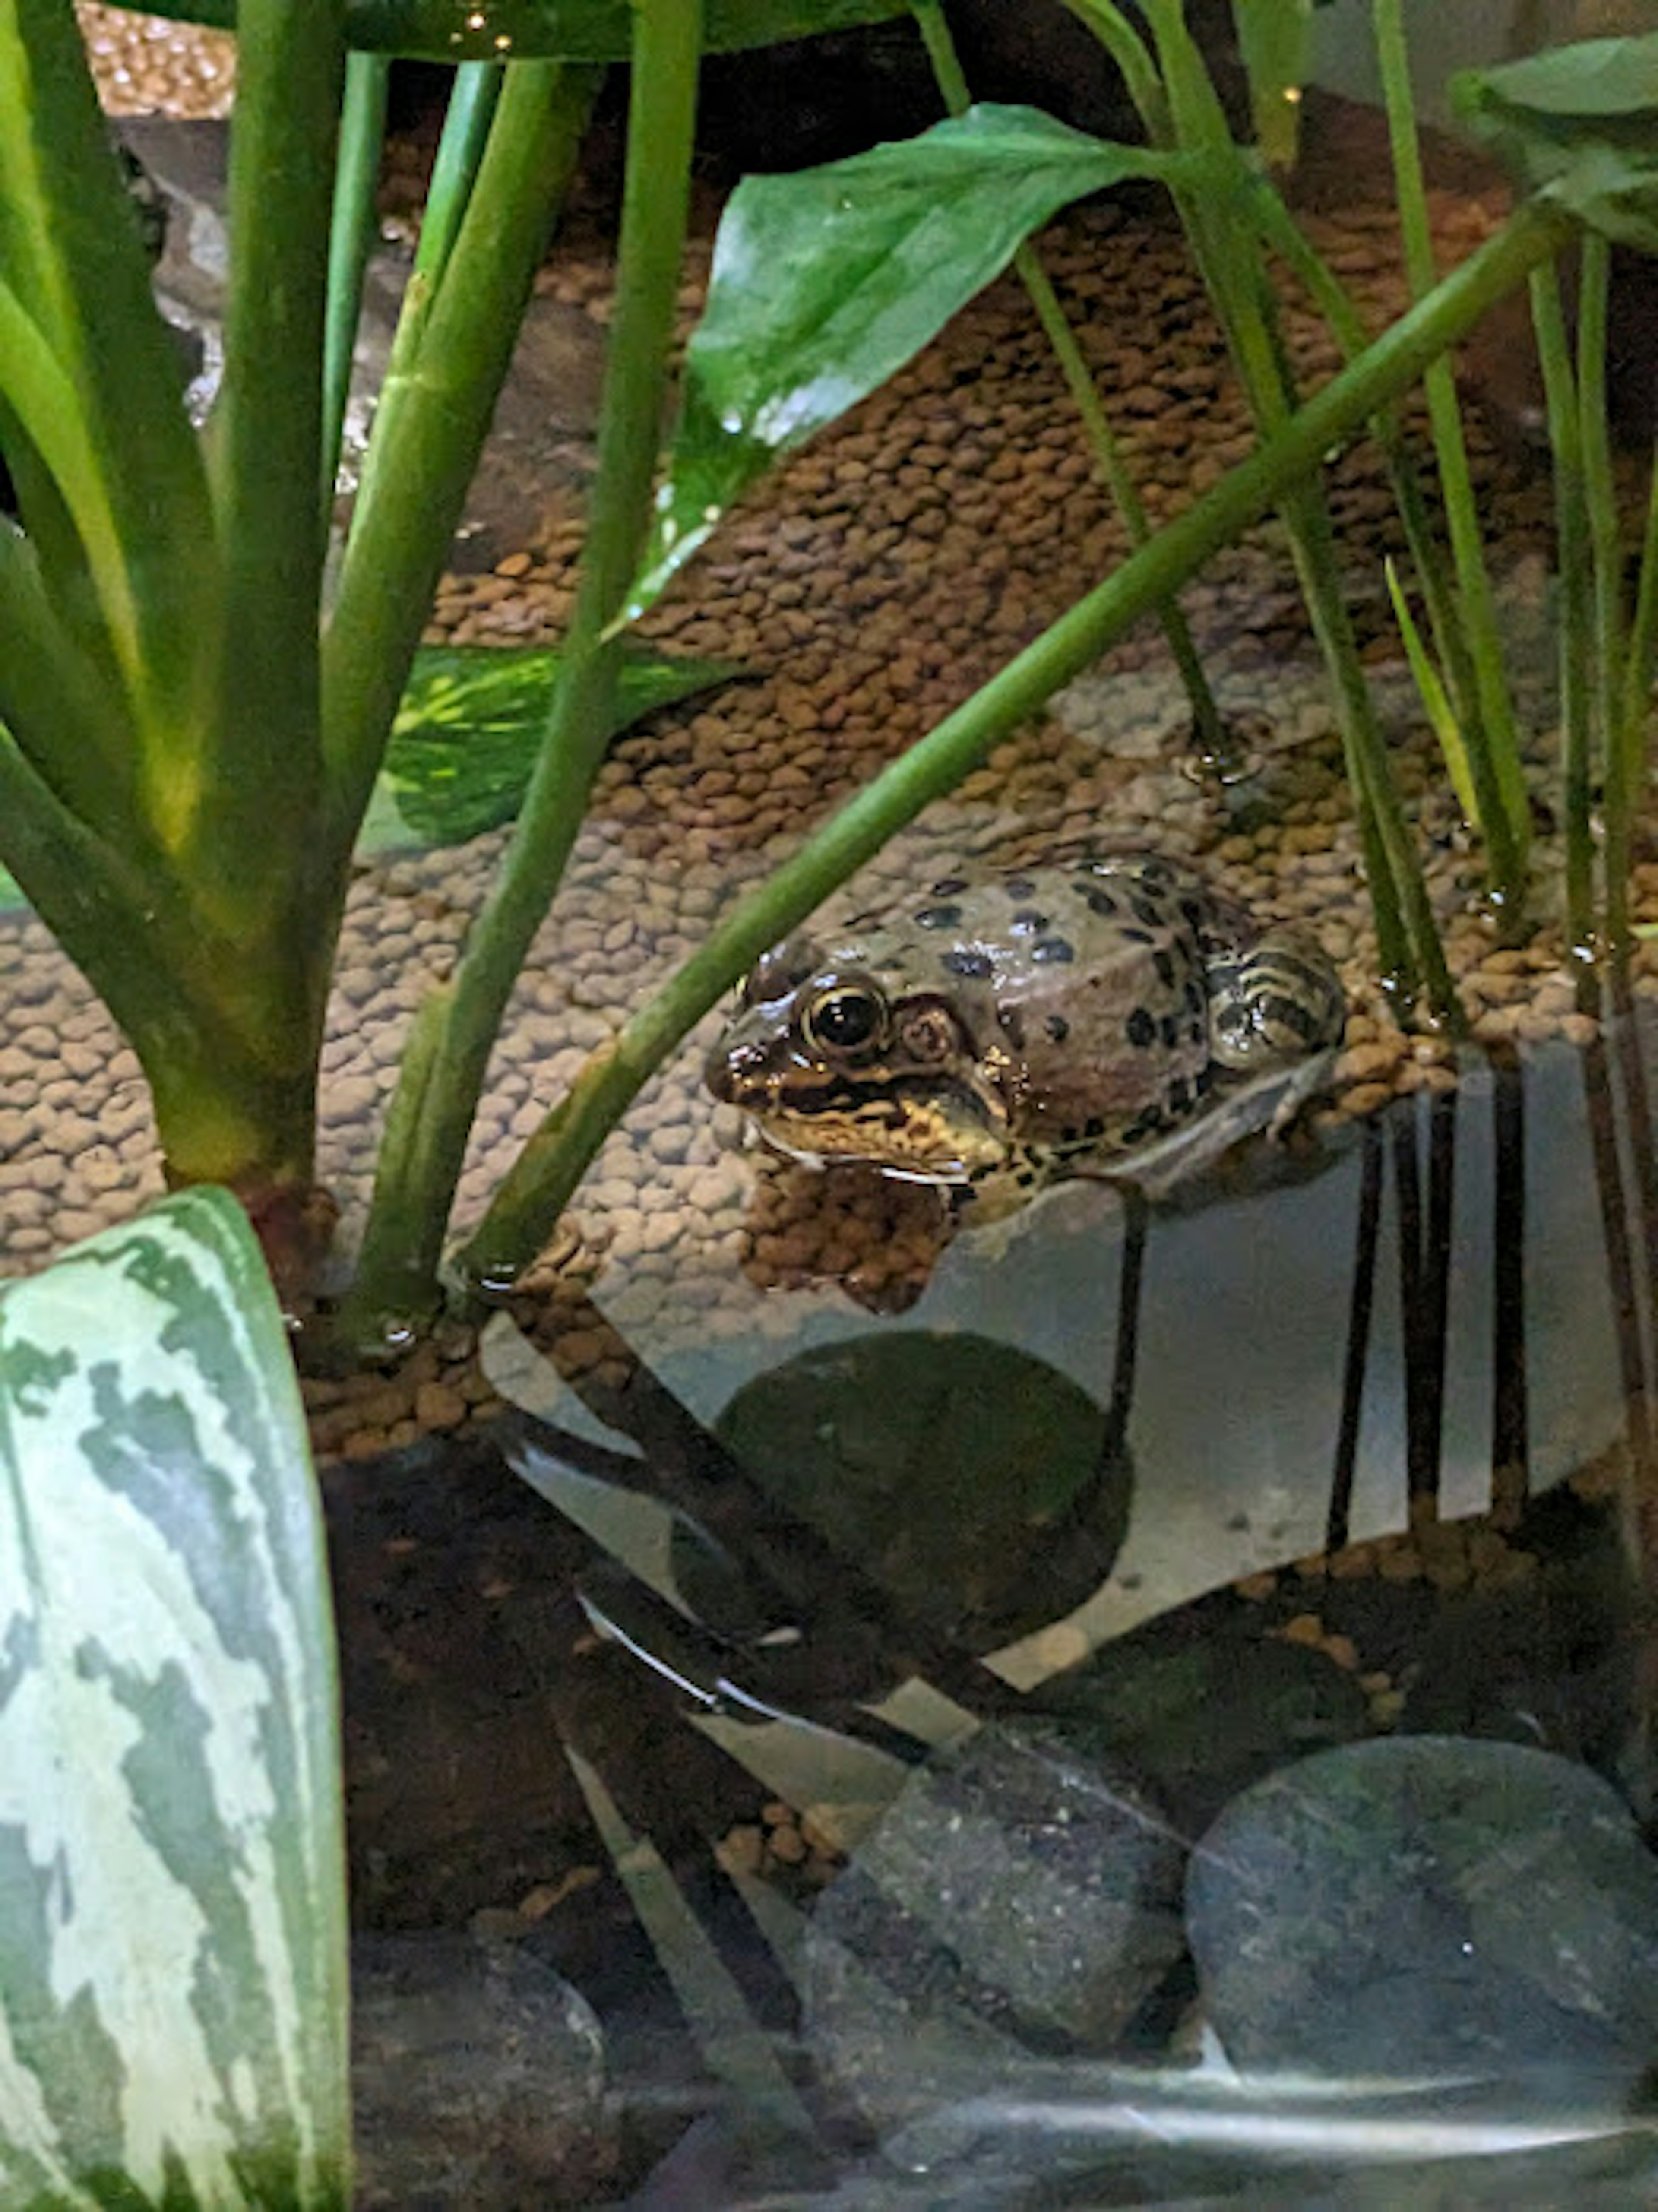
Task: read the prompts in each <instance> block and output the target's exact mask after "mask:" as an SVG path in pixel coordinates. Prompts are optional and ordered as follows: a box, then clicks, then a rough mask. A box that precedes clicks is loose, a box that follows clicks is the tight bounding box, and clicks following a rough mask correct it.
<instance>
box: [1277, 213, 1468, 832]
mask: <svg viewBox="0 0 1658 2212" xmlns="http://www.w3.org/2000/svg"><path fill="white" fill-rule="evenodd" d="M1254 214H1255V217H1256V220H1257V222H1259V223H1260V228H1261V232H1262V234H1263V235H1264V237H1265V238H1266V242H1267V244H1268V246H1270V247H1271V248H1272V251H1273V252H1275V253H1277V254H1278V257H1279V258H1280V259H1281V260H1283V261H1284V263H1285V264H1286V265H1287V266H1288V267H1289V269H1290V270H1291V272H1292V273H1293V274H1294V275H1295V276H1297V278H1298V279H1299V280H1300V282H1301V283H1302V284H1303V286H1304V287H1305V288H1306V290H1307V293H1308V295H1309V297H1310V299H1311V300H1312V301H1313V304H1314V305H1315V307H1317V309H1318V311H1319V313H1321V315H1322V316H1323V317H1324V319H1325V321H1326V322H1327V324H1328V325H1329V326H1330V330H1331V333H1332V335H1333V337H1334V338H1335V341H1336V343H1337V344H1338V345H1339V347H1340V349H1341V356H1342V359H1343V360H1344V361H1356V360H1357V357H1358V356H1359V355H1360V354H1361V353H1363V350H1364V349H1365V347H1366V346H1367V345H1368V344H1369V343H1370V331H1368V330H1367V329H1366V327H1365V325H1364V323H1363V319H1361V317H1360V315H1359V313H1358V310H1357V308H1356V307H1354V305H1353V302H1352V301H1351V298H1350V297H1349V296H1348V294H1347V291H1346V289H1345V287H1344V285H1343V284H1342V283H1341V280H1340V279H1339V277H1338V276H1337V275H1336V273H1335V271H1334V270H1333V269H1331V268H1330V266H1329V265H1328V264H1327V262H1326V261H1325V260H1324V258H1323V257H1322V256H1321V254H1320V253H1319V252H1318V251H1317V249H1316V247H1315V246H1314V245H1313V243H1312V241H1311V240H1310V239H1309V237H1308V236H1307V234H1306V233H1305V232H1304V231H1303V229H1302V228H1301V227H1300V225H1299V224H1298V223H1297V222H1296V220H1295V218H1294V216H1292V215H1291V213H1290V210H1289V209H1288V208H1287V207H1285V205H1284V201H1283V198H1282V197H1281V196H1280V195H1279V194H1278V191H1276V190H1275V189H1274V188H1273V187H1272V185H1270V184H1268V183H1266V182H1265V181H1264V180H1263V183H1262V185H1261V187H1260V191H1258V192H1257V193H1256V195H1255V201H1254ZM1369 428H1370V435H1371V436H1372V437H1373V438H1374V439H1375V440H1376V443H1377V444H1378V445H1379V446H1380V447H1381V448H1382V459H1383V460H1384V462H1385V463H1386V465H1387V470H1388V483H1389V485H1390V486H1391V488H1392V490H1393V495H1394V504H1395V506H1396V507H1398V509H1399V519H1400V523H1401V525H1402V526H1403V528H1404V532H1405V542H1406V544H1407V545H1408V546H1409V548H1410V551H1411V561H1412V566H1413V568H1414V569H1415V571H1416V579H1417V586H1418V589H1419V591H1420V592H1421V594H1422V599H1423V604H1424V606H1425V607H1426V609H1427V612H1428V627H1429V631H1430V635H1431V637H1432V640H1433V651H1434V658H1435V659H1436V662H1437V665H1438V668H1439V670H1440V671H1441V673H1442V677H1443V678H1444V682H1445V684H1446V686H1447V689H1448V691H1449V694H1450V699H1451V702H1452V711H1453V713H1454V714H1455V720H1456V725H1457V729H1458V732H1459V742H1461V734H1460V733H1461V732H1463V731H1465V730H1467V728H1468V727H1469V726H1471V725H1472V724H1473V722H1474V721H1475V720H1478V718H1479V696H1478V694H1477V692H1476V690H1475V687H1474V680H1473V659H1472V658H1471V657H1470V655H1469V652H1468V648H1467V641H1466V640H1465V638H1464V637H1463V635H1462V629H1461V624H1460V623H1459V622H1458V620H1457V617H1456V608H1455V599H1454V595H1453V592H1452V589H1451V580H1450V578H1449V576H1448V574H1447V573H1446V568H1445V562H1444V560H1443V558H1442V555H1441V553H1440V549H1439V543H1438V540H1437V539H1436V537H1435V535H1434V532H1433V526H1432V523H1431V521H1430V516H1429V513H1428V503H1427V500H1426V498H1425V496H1424V493H1423V489H1422V483H1421V479H1420V477H1418V473H1417V469H1416V464H1415V462H1414V461H1413V459H1412V456H1411V451H1410V447H1408V445H1407V444H1406V439H1405V434H1404V431H1403V429H1402V428H1401V427H1400V420H1399V412H1398V410H1397V409H1394V408H1390V409H1388V410H1386V411H1385V412H1384V413H1382V414H1381V415H1378V416H1376V419H1375V420H1374V422H1371V423H1370V426H1369ZM1471 774H1472V772H1470V775H1471ZM1472 818H1473V820H1474V821H1475V823H1476V824H1478V822H1479V797H1478V793H1473V815H1472Z"/></svg>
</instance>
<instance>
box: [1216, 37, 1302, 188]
mask: <svg viewBox="0 0 1658 2212" xmlns="http://www.w3.org/2000/svg"><path fill="white" fill-rule="evenodd" d="M1313 5H1314V0H1232V21H1233V22H1234V23H1235V24H1236V27H1237V34H1238V50H1239V52H1241V53H1242V57H1243V66H1244V69H1245V70H1246V71H1247V72H1248V78H1249V109H1250V114H1251V116H1252V118H1253V119H1254V128H1255V137H1256V140H1257V141H1258V143H1259V144H1260V150H1261V152H1262V154H1263V155H1265V156H1266V160H1267V161H1269V162H1270V163H1271V165H1272V167H1273V168H1275V169H1288V168H1291V167H1293V166H1294V164H1295V159H1296V150H1297V144H1298V143H1299V140H1300V136H1301V94H1302V88H1303V85H1304V84H1305V83H1306V82H1307V62H1308V52H1309V48H1310V46H1311V44H1312V27H1313Z"/></svg>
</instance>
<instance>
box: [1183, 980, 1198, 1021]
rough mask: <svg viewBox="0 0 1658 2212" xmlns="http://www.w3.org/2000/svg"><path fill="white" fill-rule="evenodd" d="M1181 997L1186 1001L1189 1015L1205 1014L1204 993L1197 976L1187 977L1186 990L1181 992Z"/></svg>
mask: <svg viewBox="0 0 1658 2212" xmlns="http://www.w3.org/2000/svg"><path fill="white" fill-rule="evenodd" d="M1181 997H1182V998H1183V999H1184V1000H1185V1001H1186V1011H1187V1013H1188V1014H1200V1013H1201V1012H1203V991H1202V987H1200V985H1199V982H1198V979H1197V977H1196V976H1195V975H1188V976H1187V979H1186V988H1185V989H1184V990H1183V991H1182V992H1181Z"/></svg>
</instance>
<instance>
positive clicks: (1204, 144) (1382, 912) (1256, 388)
mask: <svg viewBox="0 0 1658 2212" xmlns="http://www.w3.org/2000/svg"><path fill="white" fill-rule="evenodd" d="M1145 11H1146V15H1147V17H1148V19H1149V21H1151V27H1152V31H1153V34H1154V36H1155V37H1156V40H1157V56H1158V59H1159V61H1160V63H1161V64H1162V67H1163V81H1164V83H1165V85H1166V87H1167V88H1168V93H1169V111H1170V114H1171V116H1172V118H1173V123H1174V128H1175V136H1176V139H1177V141H1178V143H1180V144H1181V146H1182V147H1185V148H1187V149H1192V150H1193V151H1199V152H1200V151H1203V150H1205V149H1211V148H1212V149H1215V150H1217V151H1219V150H1220V149H1228V150H1230V148H1231V144H1232V138H1231V132H1230V128H1229V126H1228V125H1227V121H1226V117H1225V113H1224V110H1223V109H1222V107H1221V104H1220V101H1219V100H1218V97H1217V95H1216V93H1215V89H1214V86H1213V84H1212V82H1211V81H1210V77H1209V74H1208V71H1207V70H1206V67H1205V65H1204V62H1203V58H1202V56H1201V54H1200V53H1199V51H1198V49H1197V47H1196V46H1195V45H1194V44H1193V40H1192V38H1191V36H1190V34H1189V33H1188V32H1187V29H1186V26H1185V21H1184V19H1183V17H1182V15H1181V9H1180V5H1179V0H1145ZM1175 204H1176V205H1177V207H1178V208H1179V210H1180V213H1181V221H1182V222H1183V223H1184V224H1185V227H1186V231H1187V237H1188V239H1189V240H1190V242H1191V246H1192V250H1193V256H1194V258H1195V259H1196V261H1197V264H1198V267H1199V272H1200V274H1201V275H1202V276H1203V280H1204V283H1205V285H1206V288H1207V289H1208V292H1209V295H1210V299H1211V301H1212V303H1213V305H1214V308H1215V312H1216V313H1217V314H1218V317H1219V319H1220V322H1221V327H1222V329H1223V330H1224V332H1225V334H1226V340H1227V343H1228V346H1229V348H1230V351H1231V355H1232V358H1233V360H1234V362H1235V363H1236V367H1237V370H1238V374H1239V376H1240V378H1241V380H1242V384H1243V388H1244V392H1245V395H1246V397H1247V398H1248V402H1249V406H1250V410H1251V412H1252V414H1253V415H1254V419H1255V422H1256V426H1257V428H1259V430H1260V432H1261V434H1262V435H1264V436H1266V437H1269V438H1270V437H1272V435H1275V433H1276V432H1277V431H1278V429H1279V428H1281V427H1282V425H1283V424H1284V422H1285V421H1286V420H1287V419H1288V418H1289V416H1290V414H1291V410H1292V409H1293V406H1294V404H1295V386H1294V380H1293V378H1292V376H1291V370H1290V365H1289V359H1288V356H1287V353H1286V351H1285V349H1284V343H1283V339H1282V335H1281V333H1280V331H1279V328H1278V318H1277V309H1276V302H1275V300H1274V297H1273V295H1272V289H1271V287H1270V285H1269V284H1268V283H1267V281H1266V269H1265V266H1264V264H1263V262H1262V259H1261V255H1260V248H1259V245H1258V241H1257V240H1256V237H1255V234H1254V228H1252V227H1251V226H1250V224H1249V223H1248V221H1247V220H1246V219H1245V216H1243V214H1242V211H1237V210H1233V209H1231V208H1230V207H1228V206H1226V205H1223V204H1212V203H1210V202H1209V201H1207V200H1206V199H1203V198H1200V197H1199V196H1197V195H1196V194H1193V193H1190V192H1177V193H1176V194H1175ZM1281 512H1282V514H1283V518H1284V526H1285V527H1286V529H1287V530H1288V532H1289V535H1290V544H1291V552H1292V554H1293V556H1294V559H1295V564H1296V574H1297V580H1299V583H1300V586H1301V592H1302V597H1303V599H1304V601H1305V602H1306V606H1307V612H1308V617H1309V620H1310V622H1311V623H1312V628H1313V634H1314V636H1315V640H1316V641H1317V643H1318V646H1319V649H1320V652H1321V654H1322V656H1323V659H1324V663H1325V666H1326V670H1327V673H1328V676H1329V678H1330V682H1331V685H1332V687H1333V690H1334V693H1335V704H1336V720H1337V724H1338V726H1339V730H1340V732H1341V742H1342V751H1343V755H1344V757H1345V762H1346V768H1347V777H1348V781H1349V782H1350V784H1351V787H1352V789H1353V794H1354V801H1355V805H1357V811H1358V818H1359V834H1360V837H1361V840H1362V842H1363V854H1364V865H1365V872H1366V875H1367V877H1368V878H1369V881H1370V903H1371V907H1372V909H1373V911H1374V913H1375V916H1376V943H1377V949H1378V952H1379V954H1380V957H1381V961H1382V969H1383V971H1384V973H1385V974H1386V975H1388V976H1389V977H1390V978H1391V979H1392V980H1393V981H1394V982H1395V983H1396V984H1397V985H1398V986H1399V987H1401V988H1402V989H1403V990H1404V991H1405V992H1406V993H1407V994H1408V993H1413V992H1414V991H1415V990H1416V988H1417V987H1418V986H1421V985H1425V986H1426V988H1427V991H1428V995H1429V998H1430V1002H1431V1004H1432V1005H1433V1006H1435V1007H1436V1008H1437V1009H1438V1010H1440V1011H1441V1012H1445V1013H1448V1014H1449V1013H1454V1012H1455V1003H1456V1001H1455V992H1454V990H1453V988H1452V986H1451V981H1450V975H1449V972H1448V969H1447V968H1446V965H1445V956H1444V951H1443V949H1442V946H1441V945H1440V943H1439V937H1438V933H1437V931H1436V929H1435V927H1434V921H1433V913H1432V909H1431V908H1430V905H1429V902H1428V895H1427V890H1426V886H1425V885H1424V883H1423V880H1422V872H1421V868H1420V866H1418V860H1417V855H1416V850H1415V848H1414V846H1413V845H1412V841H1411V835H1410V831H1409V829H1407V827H1406V822H1405V816H1404V810H1403V808H1402V807H1401V805H1400V800H1399V794H1398V793H1397V791H1396V790H1395V788H1394V781H1393V772H1392V767H1391V763H1389V760H1388V748H1387V743H1386V740H1385V739H1384V738H1383V736H1382V730H1381V726H1380V725H1379V723H1378V722H1377V720H1376V709H1375V704H1374V702H1373V701H1372V700H1371V697H1370V686H1369V684H1368V683H1367V682H1366V680H1365V677H1364V671H1363V665H1362V663H1361V662H1360V660H1359V658H1358V648H1357V643H1356V641H1355V640H1354V637H1353V631H1352V623H1351V619H1350V618H1349V616H1348V613H1347V605H1346V600H1345V597H1344V595H1343V592H1342V588H1341V578H1340V570H1339V565H1338V562H1337V556H1336V543H1335V532H1334V529H1333V526H1332V524H1331V521H1330V515H1329V509H1328V507H1327V503H1326V501H1325V498H1324V492H1323V486H1322V484H1321V483H1316V482H1314V483H1296V484H1292V485H1291V486H1290V488H1289V489H1288V490H1287V491H1286V494H1285V496H1284V502H1283V506H1282V509H1281Z"/></svg>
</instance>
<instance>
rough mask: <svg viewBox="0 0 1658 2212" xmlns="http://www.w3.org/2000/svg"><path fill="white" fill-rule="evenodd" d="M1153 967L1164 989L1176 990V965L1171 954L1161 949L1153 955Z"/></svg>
mask: <svg viewBox="0 0 1658 2212" xmlns="http://www.w3.org/2000/svg"><path fill="white" fill-rule="evenodd" d="M1151 965H1152V966H1153V967H1154V968H1155V969H1157V981H1158V982H1159V983H1161V984H1162V985H1163V989H1164V990H1165V991H1172V990H1173V989H1174V987H1175V963H1174V961H1173V959H1172V957H1170V956H1169V953H1167V952H1165V951H1163V949H1162V948H1161V947H1159V948H1158V950H1157V951H1156V952H1154V953H1153V954H1152V955H1151Z"/></svg>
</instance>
